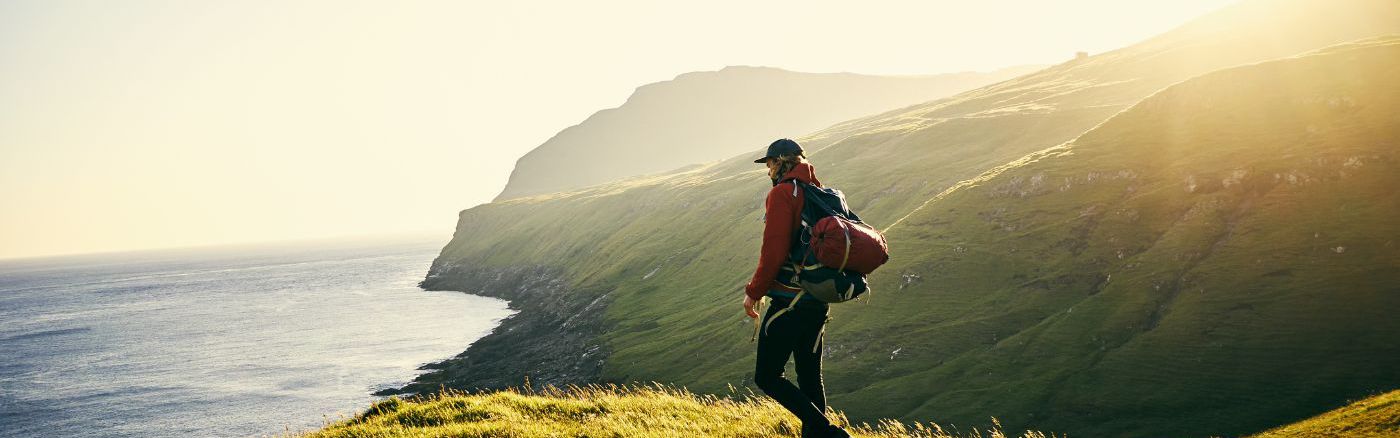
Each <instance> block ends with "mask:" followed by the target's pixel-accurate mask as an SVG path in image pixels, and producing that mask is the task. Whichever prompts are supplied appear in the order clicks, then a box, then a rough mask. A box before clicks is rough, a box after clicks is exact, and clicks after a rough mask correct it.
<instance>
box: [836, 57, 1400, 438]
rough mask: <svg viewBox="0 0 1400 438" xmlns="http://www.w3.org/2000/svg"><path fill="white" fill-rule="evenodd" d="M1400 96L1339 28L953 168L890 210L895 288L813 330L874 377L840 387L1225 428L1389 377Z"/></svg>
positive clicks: (902, 402)
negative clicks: (971, 167)
mask: <svg viewBox="0 0 1400 438" xmlns="http://www.w3.org/2000/svg"><path fill="white" fill-rule="evenodd" d="M1398 112H1400V43H1397V41H1396V40H1394V39H1389V40H1378V41H1372V42H1368V43H1358V44H1354V45H1348V46H1342V47H1337V48H1333V49H1329V50H1327V51H1324V52H1322V53H1317V54H1313V55H1309V56H1303V57H1299V58H1292V59H1285V60H1280V61H1275V62H1268V63H1262V64H1258V65H1252V66H1245V67H1239V68H1234V69H1229V70H1224V71H1220V72H1217V73H1212V74H1209V75H1205V76H1203V77H1200V78H1197V79H1193V80H1191V81H1187V82H1185V83H1182V84H1179V85H1177V86H1173V87H1170V88H1168V89H1166V90H1164V91H1162V92H1160V93H1157V94H1156V95H1154V96H1152V97H1150V98H1148V99H1146V100H1144V101H1143V102H1142V103H1140V104H1138V105H1137V106H1135V107H1134V108H1133V109H1131V110H1129V111H1126V112H1124V113H1123V114H1120V115H1118V116H1117V117H1114V118H1113V119H1111V120H1109V121H1108V122H1106V123H1104V124H1103V125H1102V126H1100V127H1098V128H1096V129H1094V130H1093V131H1091V132H1089V133H1087V134H1085V135H1084V136H1082V137H1080V138H1079V139H1077V140H1075V141H1073V142H1071V143H1068V144H1066V145H1063V146H1059V147H1055V148H1050V149H1047V150H1044V151H1041V152H1038V153H1036V154H1032V155H1030V156H1028V157H1026V158H1025V159H1023V160H1020V161H1019V162H1017V163H1014V164H1013V165H1010V166H1007V167H1005V168H1003V169H998V170H996V171H993V172H989V173H988V174H987V175H984V176H983V177H979V178H976V179H973V180H970V181H969V182H968V183H967V184H966V185H964V186H963V187H960V188H959V189H957V190H954V191H951V192H950V193H948V194H946V195H945V196H943V197H940V198H939V199H937V200H936V201H934V202H931V203H930V204H929V205H927V206H926V207H925V208H922V209H920V210H918V211H916V212H914V213H913V214H911V215H910V216H909V217H907V218H906V219H904V220H903V221H901V222H900V223H899V224H897V225H895V226H894V227H892V228H891V229H890V231H889V238H890V240H891V241H892V242H899V243H900V244H902V245H903V247H904V248H908V249H906V252H905V253H902V255H903V257H900V258H899V259H897V260H892V262H891V265H890V266H887V267H885V268H882V269H885V270H882V271H880V272H877V273H876V276H874V278H873V282H874V283H875V284H884V285H892V284H901V282H903V284H901V286H902V288H903V290H901V291H899V292H896V293H891V294H887V295H885V296H883V297H881V296H876V298H875V300H874V301H873V302H872V303H871V305H870V309H869V310H866V309H862V310H861V311H860V313H861V316H857V317H852V318H845V319H844V320H839V321H834V322H833V325H832V327H831V328H830V329H829V332H828V333H835V334H840V335H841V336H850V337H853V338H856V339H866V341H865V342H861V343H859V344H852V345H850V347H849V348H847V349H846V350H845V351H842V352H841V353H842V354H846V355H849V359H848V360H847V361H843V365H845V366H842V367H839V368H837V367H832V368H833V369H832V372H831V373H829V376H830V377H829V380H830V381H833V382H838V391H839V390H841V389H846V388H843V387H840V386H839V382H843V381H850V380H855V379H857V378H858V377H860V376H867V377H874V378H875V383H874V384H871V385H867V386H863V387H854V388H850V389H849V391H848V392H843V393H842V397H841V398H840V399H839V400H841V401H844V402H845V404H844V405H841V406H843V407H844V408H846V409H847V411H848V412H851V413H853V414H855V415H858V416H859V415H869V414H873V413H876V412H882V413H886V414H889V413H892V412H902V413H904V414H903V415H902V416H901V417H900V418H906V419H907V418H929V417H933V416H938V417H940V418H944V419H951V421H955V422H956V421H957V420H959V419H966V418H975V417H976V416H977V415H979V414H980V413H985V412H996V413H997V414H998V415H999V416H1000V417H1001V418H1002V420H1003V421H1004V422H1005V424H1007V426H1008V427H1022V426H1026V425H1035V426H1036V427H1039V428H1044V429H1048V430H1057V431H1066V432H1070V433H1076V432H1078V431H1092V432H1094V433H1093V435H1095V436H1144V435H1157V434H1163V433H1164V432H1170V434H1172V435H1178V436H1204V435H1211V434H1225V435H1236V434H1241V433H1248V432H1253V431H1257V430H1259V429H1260V428H1263V427H1267V426H1269V425H1271V424H1277V423H1279V422H1280V420H1281V419H1287V418H1298V417H1300V416H1302V415H1306V414H1308V413H1309V412H1315V411H1316V410H1317V409H1318V408H1319V407H1323V406H1336V405H1337V404H1339V403H1340V402H1341V401H1343V400H1347V399H1354V398H1356V397H1357V396H1359V395H1362V394H1367V393H1374V392H1376V391H1378V390H1385V389H1389V388H1394V387H1397V386H1400V374H1397V373H1396V372H1395V370H1396V369H1400V339H1396V338H1395V337H1394V336H1392V334H1393V333H1400V320H1397V319H1396V318H1394V317H1393V315H1394V312H1395V310H1396V309H1400V293H1398V292H1400V291H1397V290H1396V286H1395V285H1397V284H1400V270H1397V269H1396V268H1397V264H1396V261H1397V260H1400V246H1397V244H1400V242H1396V238H1397V237H1400V224H1397V223H1396V221H1395V218H1396V217H1400V194H1398V193H1397V191H1396V190H1395V188H1396V187H1400V168H1397V167H1398V166H1397V164H1400V157H1397V152H1400V150H1397V149H1400V122H1397V119H1396V118H1395V114H1397V113H1398ZM886 290H889V288H886ZM911 308H912V309H919V311H915V312H911V311H902V309H911ZM867 315H869V316H867ZM970 316H971V317H970ZM892 329H893V330H897V331H900V332H901V333H903V334H904V336H900V337H892V336H881V335H880V334H882V333H888V332H889V331H890V330H892ZM828 336H831V335H830V334H829V335H828ZM893 351H899V354H898V356H897V357H895V356H894V355H893V354H892V352H893ZM930 364H936V366H929V365H930ZM870 370H875V375H874V376H869V374H870ZM877 401H878V405H877V404H876V402H877ZM876 406H878V407H876Z"/></svg>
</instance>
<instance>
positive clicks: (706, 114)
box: [495, 66, 1041, 201]
mask: <svg viewBox="0 0 1400 438" xmlns="http://www.w3.org/2000/svg"><path fill="white" fill-rule="evenodd" d="M1040 68H1041V67H1040V66H1021V67H1011V68H1006V69H1001V70H997V71H993V72H986V73H983V72H964V73H949V74H936V75H919V76H876V75H863V74H854V73H800V72H794V71H788V70H783V69H778V68H772V67H751V66H730V67H725V68H723V69H721V70H719V71H702V72H691V73H685V74H682V75H679V76H676V78H675V79H672V80H669V81H662V82H656V83H651V84H646V85H643V86H641V87H638V88H637V89H636V91H634V92H633V93H632V95H631V96H630V97H628V99H627V101H626V103H623V104H622V105H621V106H619V107H617V108H609V109H605V110H601V111H598V112H596V113H594V114H593V115H591V116H589V117H588V119H587V120H584V121H583V122H581V123H579V124H578V125H574V126H571V127H568V128H565V129H564V130H562V131H560V132H559V133H557V134H555V135H554V137H552V138H550V139H549V140H548V141H546V142H545V143H544V144H541V145H540V146H539V147H536V148H535V149H534V150H531V151H530V152H529V153H526V154H525V155H524V156H522V157H521V158H520V159H519V160H518V161H517V162H516V165H515V169H514V170H513V171H512V172H511V176H510V181H509V182H508V183H507V184H506V187H505V189H504V190H502V191H501V193H500V195H498V196H497V197H496V199H495V200H496V201H502V200H506V199H511V198H518V197H522V196H531V195H538V194H543V193H552V192H559V191H570V190H576V189H580V188H583V187H587V186H591V185H595V184H600V183H605V182H609V181H614V180H618V179H623V178H627V177H633V176H639V175H646V174H651V173H656V172H664V171H669V170H673V169H677V168H680V167H683V166H687V165H693V164H701V163H706V162H711V161H716V160H720V159H724V158H729V157H731V156H734V155H735V154H738V153H741V152H746V151H749V150H752V149H754V148H755V147H759V146H764V145H767V144H768V142H769V141H772V140H773V139H777V138H782V137H796V136H798V135H801V134H805V133H808V132H812V131H815V130H817V129H820V128H824V127H827V126H830V125H831V124H833V123H836V122H840V121H843V120H848V119H851V118H853V117H860V116H864V115H869V114H874V113H877V112H883V111H888V110H891V109H895V108H899V107H903V106H908V105H912V104H916V103H921V102H927V101H929V100H932V99H936V98H940V97H945V96H950V95H953V94H955V93H958V92H962V91H966V90H970V89H973V88H977V87H980V86H983V85H987V84H990V83H994V82H999V81H1002V80H1006V79H1010V78H1013V77H1016V76H1020V75H1023V74H1026V73H1030V72H1033V71H1035V70H1038V69H1040Z"/></svg>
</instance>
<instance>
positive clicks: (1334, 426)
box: [1250, 391, 1400, 438]
mask: <svg viewBox="0 0 1400 438" xmlns="http://www.w3.org/2000/svg"><path fill="white" fill-rule="evenodd" d="M1394 436H1400V391H1391V392H1388V393H1385V394H1381V395H1377V396H1375V397H1371V398H1367V399H1365V400H1362V401H1359V402H1356V403H1352V404H1349V405H1346V406H1343V407H1341V408H1337V409H1336V410H1333V411H1331V412H1327V413H1325V414H1322V415H1318V416H1316V417H1312V418H1309V419H1307V420H1303V421H1299V422H1297V423H1294V424H1290V425H1287V426H1283V427H1279V428H1276V429H1270V430H1269V431H1267V432H1264V433H1261V434H1258V435H1251V436H1250V438H1384V437H1394Z"/></svg>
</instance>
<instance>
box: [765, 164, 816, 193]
mask: <svg viewBox="0 0 1400 438" xmlns="http://www.w3.org/2000/svg"><path fill="white" fill-rule="evenodd" d="M790 179H795V180H798V181H802V182H805V183H807V184H811V185H814V186H817V187H821V186H822V182H821V181H820V180H818V179H817V171H816V169H815V168H813V167H812V164H811V163H797V165H796V166H793V167H792V170H789V171H788V172H787V173H785V174H783V176H782V177H780V178H778V181H775V182H774V185H777V183H779V182H783V181H787V180H790Z"/></svg>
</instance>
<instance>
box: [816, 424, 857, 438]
mask: <svg viewBox="0 0 1400 438" xmlns="http://www.w3.org/2000/svg"><path fill="white" fill-rule="evenodd" d="M817 436H822V437H826V438H851V434H849V433H846V430H845V429H842V428H840V427H837V426H836V425H834V424H833V425H830V426H827V427H826V431H824V434H823V435H817Z"/></svg>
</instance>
